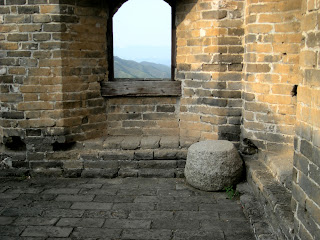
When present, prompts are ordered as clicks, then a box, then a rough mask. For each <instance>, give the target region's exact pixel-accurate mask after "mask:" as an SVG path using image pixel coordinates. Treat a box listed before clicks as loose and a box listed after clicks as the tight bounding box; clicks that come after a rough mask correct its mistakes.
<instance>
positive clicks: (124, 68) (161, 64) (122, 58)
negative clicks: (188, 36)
mask: <svg viewBox="0 0 320 240" xmlns="http://www.w3.org/2000/svg"><path fill="white" fill-rule="evenodd" d="M172 26H174V24H173V18H172V7H171V6H170V5H169V4H168V3H167V2H166V1H164V0H129V1H127V2H125V3H124V4H123V5H122V6H121V7H120V8H119V9H118V11H117V12H116V13H115V14H114V16H113V19H112V29H113V40H112V41H113V42H112V45H113V59H112V61H113V64H112V65H113V66H110V68H112V70H113V71H111V74H110V75H109V79H110V80H129V79H130V80H170V79H173V74H174V70H173V67H172V66H173V64H172V63H173V56H174V54H173V51H172V49H173V48H174V47H175V46H172V43H173V42H174V41H173V39H172V36H173V34H175V33H173V29H174V28H173V27H172Z"/></svg>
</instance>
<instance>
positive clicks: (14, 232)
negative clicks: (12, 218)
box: [0, 226, 25, 238]
mask: <svg viewBox="0 0 320 240" xmlns="http://www.w3.org/2000/svg"><path fill="white" fill-rule="evenodd" d="M24 229H25V227H23V226H1V227H0V237H1V238H2V236H12V237H18V236H20V234H21V232H22V231H23V230H24Z"/></svg>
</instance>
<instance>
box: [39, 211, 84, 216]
mask: <svg viewBox="0 0 320 240" xmlns="http://www.w3.org/2000/svg"><path fill="white" fill-rule="evenodd" d="M83 213H84V210H73V209H50V210H45V211H44V212H43V214H42V216H46V217H81V216H82V215H83Z"/></svg>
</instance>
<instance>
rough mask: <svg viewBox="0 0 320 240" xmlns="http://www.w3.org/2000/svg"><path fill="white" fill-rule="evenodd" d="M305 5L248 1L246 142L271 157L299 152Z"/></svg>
mask: <svg viewBox="0 0 320 240" xmlns="http://www.w3.org/2000/svg"><path fill="white" fill-rule="evenodd" d="M300 9H301V0H279V1H269V0H259V1H257V0H248V1H246V9H245V41H244V47H245V56H244V62H245V67H244V74H245V77H244V84H243V100H244V105H243V127H242V139H249V140H250V141H251V142H252V143H253V144H254V145H256V146H257V147H258V148H259V150H261V151H263V152H271V153H288V152H292V151H293V137H294V129H295V128H294V125H295V121H296V116H295V114H296V101H297V97H296V96H293V95H295V93H294V89H295V85H298V84H299V82H300V79H301V77H300V75H299V52H300V43H301V32H300V21H301V13H300Z"/></svg>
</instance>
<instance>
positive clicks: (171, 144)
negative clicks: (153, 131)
mask: <svg viewBox="0 0 320 240" xmlns="http://www.w3.org/2000/svg"><path fill="white" fill-rule="evenodd" d="M179 142H180V139H179V136H178V137H175V136H165V137H161V140H160V148H179Z"/></svg>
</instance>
